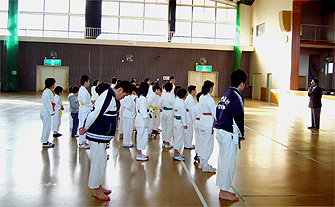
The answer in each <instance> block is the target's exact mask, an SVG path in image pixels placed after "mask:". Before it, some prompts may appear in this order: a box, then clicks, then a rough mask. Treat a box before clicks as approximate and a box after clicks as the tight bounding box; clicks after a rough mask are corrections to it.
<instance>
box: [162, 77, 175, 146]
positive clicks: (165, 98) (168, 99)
mask: <svg viewBox="0 0 335 207" xmlns="http://www.w3.org/2000/svg"><path fill="white" fill-rule="evenodd" d="M165 90H166V93H164V94H163V95H162V96H161V98H160V100H159V108H160V109H161V110H163V111H162V139H163V147H165V148H172V147H173V146H172V145H171V140H172V136H173V116H174V115H173V104H174V101H175V96H174V95H173V94H172V93H171V90H172V83H170V82H168V83H166V84H165Z"/></svg>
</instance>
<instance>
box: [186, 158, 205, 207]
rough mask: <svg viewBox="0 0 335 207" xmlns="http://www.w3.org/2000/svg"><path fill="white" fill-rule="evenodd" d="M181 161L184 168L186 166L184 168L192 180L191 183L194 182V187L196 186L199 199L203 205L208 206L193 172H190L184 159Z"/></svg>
mask: <svg viewBox="0 0 335 207" xmlns="http://www.w3.org/2000/svg"><path fill="white" fill-rule="evenodd" d="M180 162H181V165H182V166H183V168H184V170H185V172H186V174H187V176H188V178H189V179H190V181H191V183H192V185H193V188H194V190H195V192H196V193H197V194H198V197H199V199H200V201H201V203H202V205H203V206H205V207H208V205H207V203H206V201H205V199H204V197H203V196H202V194H201V192H200V190H199V188H198V186H197V184H196V183H195V182H194V180H193V178H192V176H191V174H190V171H189V170H188V169H187V166H186V165H185V163H184V161H180Z"/></svg>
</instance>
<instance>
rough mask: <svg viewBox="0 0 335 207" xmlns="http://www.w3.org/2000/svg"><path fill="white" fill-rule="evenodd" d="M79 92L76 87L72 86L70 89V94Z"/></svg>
mask: <svg viewBox="0 0 335 207" xmlns="http://www.w3.org/2000/svg"><path fill="white" fill-rule="evenodd" d="M78 91H79V88H78V86H73V87H72V92H71V93H77V92H78Z"/></svg>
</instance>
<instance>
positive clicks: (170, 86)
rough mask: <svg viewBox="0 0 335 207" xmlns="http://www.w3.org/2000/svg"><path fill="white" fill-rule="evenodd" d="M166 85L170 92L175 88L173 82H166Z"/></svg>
mask: <svg viewBox="0 0 335 207" xmlns="http://www.w3.org/2000/svg"><path fill="white" fill-rule="evenodd" d="M164 87H165V90H166V91H168V92H170V91H171V90H172V88H173V85H172V83H170V82H167V83H165V84H164Z"/></svg>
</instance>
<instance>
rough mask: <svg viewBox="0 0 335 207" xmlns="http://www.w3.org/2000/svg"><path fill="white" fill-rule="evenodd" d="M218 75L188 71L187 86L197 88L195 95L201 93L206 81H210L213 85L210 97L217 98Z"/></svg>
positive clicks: (217, 73) (215, 73)
mask: <svg viewBox="0 0 335 207" xmlns="http://www.w3.org/2000/svg"><path fill="white" fill-rule="evenodd" d="M218 75H219V72H216V71H213V72H200V71H188V85H195V86H196V87H197V93H198V92H200V91H201V88H202V85H203V84H204V82H205V81H206V80H210V81H212V82H213V83H214V87H213V92H212V94H211V95H212V96H214V97H216V96H218Z"/></svg>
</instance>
